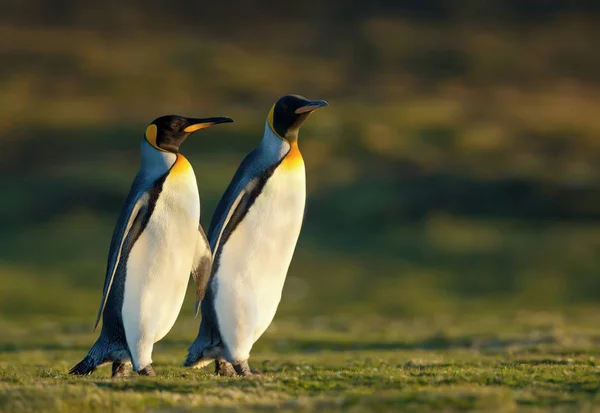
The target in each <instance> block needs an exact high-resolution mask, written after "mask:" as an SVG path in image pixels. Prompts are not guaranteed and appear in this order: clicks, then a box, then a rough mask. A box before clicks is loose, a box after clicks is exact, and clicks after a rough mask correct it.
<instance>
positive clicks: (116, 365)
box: [69, 115, 233, 378]
mask: <svg viewBox="0 0 600 413" xmlns="http://www.w3.org/2000/svg"><path fill="white" fill-rule="evenodd" d="M224 122H233V121H232V120H231V119H230V118H227V117H217V118H206V119H194V118H186V117H183V116H174V115H172V116H163V117H160V118H158V119H156V120H154V121H153V122H152V123H151V124H150V125H149V126H148V127H147V129H146V133H145V136H144V139H142V144H141V166H140V170H139V172H138V174H137V176H136V177H135V180H134V181H133V185H132V186H131V190H130V192H129V196H128V197H127V200H126V201H125V205H124V207H123V209H122V211H121V215H120V217H119V220H118V221H117V225H116V227H115V230H114V233H113V237H112V241H111V244H110V251H109V256H108V265H107V271H106V279H105V281H104V295H103V297H102V302H101V304H100V310H99V311H98V317H97V319H96V327H97V326H98V322H99V321H100V317H102V319H103V322H102V332H101V333H100V337H99V338H98V340H97V341H96V343H95V344H94V345H93V346H92V348H91V349H90V351H89V353H88V355H87V356H86V357H85V358H84V359H83V360H82V361H81V362H80V363H79V364H77V365H76V366H75V367H73V368H72V369H71V371H70V372H69V373H71V374H90V373H92V372H93V371H94V370H95V369H96V368H97V367H98V366H100V365H102V364H104V363H107V362H112V363H113V370H112V376H113V378H114V377H119V376H122V375H125V374H126V373H127V371H128V365H129V362H131V364H133V368H134V369H135V371H137V372H138V373H139V374H141V375H149V376H153V375H155V374H154V371H153V369H152V349H153V347H154V343H156V342H157V341H159V340H160V339H162V338H163V337H164V336H165V335H166V334H167V333H168V332H169V330H170V329H171V327H173V324H174V323H175V320H176V318H177V316H178V314H179V311H180V310H181V305H182V303H183V299H184V296H185V291H186V288H187V284H188V280H189V276H190V273H191V274H192V276H193V277H194V279H195V282H196V291H197V293H200V292H201V291H204V289H205V285H206V282H207V281H208V277H209V276H210V268H211V264H212V254H211V250H210V247H209V245H208V241H207V239H206V236H205V235H204V231H203V230H202V227H200V226H199V222H200V221H199V220H200V197H199V195H198V186H197V184H196V176H195V174H194V170H193V169H192V166H191V165H190V163H189V162H188V161H187V159H186V158H185V157H184V156H183V155H182V154H180V153H179V147H180V146H181V144H183V142H184V141H185V140H186V139H187V138H188V137H189V136H190V135H191V134H193V133H194V132H196V131H198V130H200V129H204V128H207V127H209V126H212V125H215V124H218V123H224ZM198 298H199V299H201V298H202V297H201V296H199V297H198Z"/></svg>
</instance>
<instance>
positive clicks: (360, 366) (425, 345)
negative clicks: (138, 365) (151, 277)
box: [0, 311, 600, 412]
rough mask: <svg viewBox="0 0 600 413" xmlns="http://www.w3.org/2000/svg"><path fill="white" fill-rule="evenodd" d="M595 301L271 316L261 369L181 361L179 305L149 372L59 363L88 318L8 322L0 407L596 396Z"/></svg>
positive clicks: (249, 405)
mask: <svg viewBox="0 0 600 413" xmlns="http://www.w3.org/2000/svg"><path fill="white" fill-rule="evenodd" d="M598 321H600V320H598V316H597V315H595V314H594V313H593V312H586V311H579V312H570V313H545V312H516V313H511V314H504V315H470V316H460V317H452V316H435V317H424V318H395V319H392V318H381V317H365V318H354V319H350V318H306V319H303V320H299V319H295V320H294V319H287V320H281V321H277V322H276V323H275V324H274V325H273V326H272V328H271V329H270V330H269V331H268V332H267V334H266V335H265V336H264V337H263V339H261V340H260V341H259V342H258V343H257V345H256V347H255V349H254V351H253V355H252V361H253V366H254V367H255V368H258V369H260V370H261V371H263V373H264V377H262V378H260V379H254V378H253V379H243V378H233V379H232V378H221V377H216V376H214V375H212V374H211V370H210V368H207V369H206V370H190V369H185V368H183V367H181V362H182V360H183V357H184V355H185V350H186V347H187V345H188V344H189V343H190V341H191V340H192V339H193V337H194V335H195V333H196V328H197V323H196V321H194V320H192V319H191V317H186V316H185V312H184V314H182V316H181V317H180V321H179V322H178V323H177V324H176V326H175V328H174V330H173V331H172V333H171V334H170V335H168V336H167V337H166V338H165V339H164V340H163V341H161V342H159V343H158V344H157V345H156V347H155V353H154V366H155V370H156V372H157V374H158V377H156V378H141V377H138V376H132V377H131V378H128V379H122V380H116V381H111V380H110V378H109V374H110V372H109V368H108V367H105V368H102V369H100V370H99V371H97V372H96V373H95V374H94V375H92V376H88V377H83V378H78V377H72V376H69V375H67V374H66V372H67V370H68V368H69V367H71V366H72V365H73V364H74V363H76V362H77V361H78V360H79V359H80V358H81V357H83V355H84V354H85V352H86V351H87V349H88V346H89V345H90V344H91V343H92V341H93V339H94V337H95V336H94V334H91V333H89V332H88V330H89V329H88V325H89V324H88V323H85V324H82V323H81V322H76V321H72V320H71V321H68V320H67V319H64V320H61V321H49V320H47V319H46V320H44V319H38V320H37V321H32V322H30V324H29V325H28V326H27V328H24V327H23V326H22V325H20V324H19V323H12V322H7V321H4V322H3V323H2V331H3V335H2V338H1V339H0V409H1V410H2V411H7V412H9V411H10V412H15V411H47V412H69V411H104V410H115V411H145V410H152V411H187V410H192V409H193V410H194V411H205V410H206V411H215V410H216V411H232V410H242V411H244V410H246V411H298V410H313V409H318V410H328V411H331V410H333V411H338V410H347V411H397V410H398V409H403V408H406V409H412V410H416V411H424V410H438V409H444V410H445V411H463V410H472V409H475V410H487V411H490V410H495V411H497V410H500V411H507V410H510V411H513V410H528V409H531V408H536V409H537V411H543V410H545V409H550V408H553V407H560V408H561V409H562V410H564V411H569V410H572V411H579V410H580V409H583V408H592V407H600V404H599V400H598V397H597V393H598V390H599V389H600V380H598V378H599V377H598V367H597V360H598V358H599V357H600V348H599V347H598V342H599V341H600V336H598V334H596V332H595V328H596V326H597V325H598Z"/></svg>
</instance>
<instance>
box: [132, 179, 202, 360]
mask: <svg viewBox="0 0 600 413" xmlns="http://www.w3.org/2000/svg"><path fill="white" fill-rule="evenodd" d="M190 171H191V168H190ZM185 175H186V176H183V177H182V176H181V175H180V176H177V177H174V178H173V179H172V178H171V176H169V177H168V178H167V179H166V181H165V183H164V185H163V190H162V192H161V193H160V195H159V197H158V201H157V203H156V206H155V208H154V212H153V213H152V217H151V218H150V220H149V222H148V224H147V226H146V229H145V230H144V231H143V232H142V234H141V235H140V237H139V238H138V240H137V242H136V243H135V245H134V246H133V248H132V250H131V252H130V254H129V260H128V262H127V276H126V280H125V292H124V298H123V312H122V315H123V326H124V327H125V334H126V337H127V342H128V345H129V347H130V350H132V353H135V352H136V351H135V350H134V349H133V348H132V347H136V346H138V347H139V346H143V344H142V342H150V343H152V344H153V343H155V342H157V341H158V340H160V339H162V338H163V337H164V336H165V335H166V334H167V333H168V332H169V330H170V329H171V327H173V324H174V323H175V320H176V319H177V316H178V315H179V312H180V310H181V306H182V304H183V300H184V297H185V291H186V288H187V285H188V280H189V276H190V270H191V268H192V263H193V258H194V250H195V247H196V240H197V237H198V236H199V233H198V223H199V219H200V199H199V196H198V188H197V186H196V179H195V176H194V173H193V171H191V175H190V176H187V175H189V174H185ZM136 343H137V344H136ZM138 350H140V351H142V348H139V349H138Z"/></svg>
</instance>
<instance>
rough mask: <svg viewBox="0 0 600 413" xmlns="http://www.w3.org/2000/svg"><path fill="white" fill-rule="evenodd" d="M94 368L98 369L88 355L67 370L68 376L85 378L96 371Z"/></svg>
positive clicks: (96, 364)
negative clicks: (73, 375)
mask: <svg viewBox="0 0 600 413" xmlns="http://www.w3.org/2000/svg"><path fill="white" fill-rule="evenodd" d="M96 367H98V363H96V361H95V360H94V359H93V358H92V357H91V356H90V355H89V354H88V355H87V356H85V358H84V359H83V360H81V361H80V362H79V363H77V364H76V365H75V367H73V368H72V369H71V370H69V374H75V375H78V376H86V375H88V374H92V373H93V372H94V370H96Z"/></svg>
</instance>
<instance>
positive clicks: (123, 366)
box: [110, 361, 131, 379]
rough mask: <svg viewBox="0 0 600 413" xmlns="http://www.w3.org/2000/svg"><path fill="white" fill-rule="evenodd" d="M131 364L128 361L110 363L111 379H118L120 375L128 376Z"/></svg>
mask: <svg viewBox="0 0 600 413" xmlns="http://www.w3.org/2000/svg"><path fill="white" fill-rule="evenodd" d="M130 367H131V365H130V364H129V363H121V362H120V361H115V362H114V363H113V364H112V376H110V378H111V379H120V378H122V377H127V376H129V373H130V372H131V369H130Z"/></svg>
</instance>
